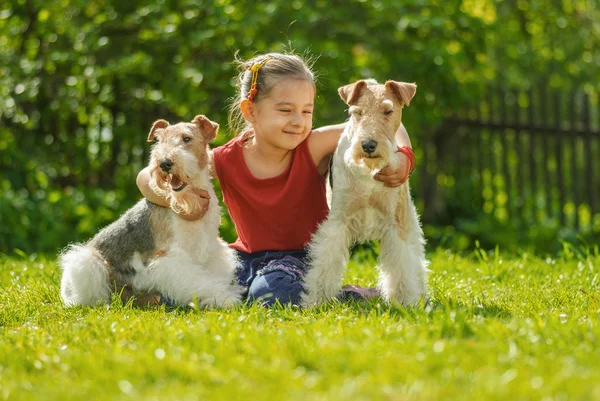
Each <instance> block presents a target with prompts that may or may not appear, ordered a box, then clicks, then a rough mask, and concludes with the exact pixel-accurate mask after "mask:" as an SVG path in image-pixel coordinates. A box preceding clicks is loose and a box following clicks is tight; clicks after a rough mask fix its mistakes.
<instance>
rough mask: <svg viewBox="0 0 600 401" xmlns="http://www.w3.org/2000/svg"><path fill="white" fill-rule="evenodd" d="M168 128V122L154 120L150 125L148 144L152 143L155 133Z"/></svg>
mask: <svg viewBox="0 0 600 401" xmlns="http://www.w3.org/2000/svg"><path fill="white" fill-rule="evenodd" d="M168 126H169V122H168V121H166V120H156V121H154V124H152V128H150V133H149V134H148V142H152V141H154V137H155V136H156V131H157V130H159V129H164V128H167V127H168Z"/></svg>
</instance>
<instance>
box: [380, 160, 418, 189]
mask: <svg viewBox="0 0 600 401" xmlns="http://www.w3.org/2000/svg"><path fill="white" fill-rule="evenodd" d="M396 155H397V156H398V158H399V164H398V168H397V169H393V168H392V167H390V166H387V167H384V168H382V169H381V170H380V171H379V172H378V173H377V174H375V176H374V178H375V179H376V180H378V181H381V182H383V185H384V186H386V187H389V188H396V187H399V186H400V185H402V184H404V183H405V182H406V180H408V175H409V173H410V171H409V168H410V166H409V165H408V159H407V157H406V155H405V154H404V153H401V152H398V153H396Z"/></svg>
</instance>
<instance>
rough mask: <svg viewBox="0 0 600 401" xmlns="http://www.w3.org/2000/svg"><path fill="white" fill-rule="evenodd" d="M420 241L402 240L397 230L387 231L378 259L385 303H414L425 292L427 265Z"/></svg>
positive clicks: (380, 282) (382, 240)
mask: <svg viewBox="0 0 600 401" xmlns="http://www.w3.org/2000/svg"><path fill="white" fill-rule="evenodd" d="M421 247H422V245H421V244H418V245H417V246H416V247H415V245H411V244H409V243H407V242H406V241H403V240H402V239H401V238H400V237H399V236H398V233H397V231H396V230H394V229H389V230H386V231H385V234H384V235H383V237H382V239H381V247H380V254H379V259H378V268H379V271H380V275H379V287H380V290H381V295H382V296H383V298H384V299H385V300H386V302H388V303H391V302H393V301H395V302H399V303H401V304H403V305H412V304H415V303H417V302H418V301H419V299H420V298H421V297H422V296H424V295H425V292H426V268H425V265H424V257H423V255H421V253H422V252H420V248H421Z"/></svg>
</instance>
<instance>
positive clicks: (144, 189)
mask: <svg viewBox="0 0 600 401" xmlns="http://www.w3.org/2000/svg"><path fill="white" fill-rule="evenodd" d="M136 184H137V186H138V188H139V190H140V192H141V193H142V195H144V197H145V198H146V199H148V200H149V201H150V202H152V203H154V204H156V205H158V206H164V207H169V202H167V200H166V199H165V198H163V197H162V196H161V195H159V194H157V193H156V192H154V191H153V190H152V188H150V168H149V167H146V168H144V169H143V170H142V171H140V172H139V174H138V176H137V179H136ZM194 192H195V193H196V194H197V195H198V196H199V197H200V198H201V199H200V201H201V202H203V203H204V205H203V207H202V211H201V212H200V213H199V214H195V215H189V214H185V213H179V216H181V217H182V218H183V219H185V220H198V219H200V218H202V217H203V216H204V214H205V213H206V211H207V210H208V204H209V202H210V195H209V193H208V192H206V191H205V190H203V189H199V188H194Z"/></svg>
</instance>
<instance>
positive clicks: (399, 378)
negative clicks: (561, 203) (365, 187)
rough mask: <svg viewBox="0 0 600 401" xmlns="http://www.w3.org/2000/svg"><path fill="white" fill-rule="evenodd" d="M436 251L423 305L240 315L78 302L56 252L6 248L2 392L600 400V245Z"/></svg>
mask: <svg viewBox="0 0 600 401" xmlns="http://www.w3.org/2000/svg"><path fill="white" fill-rule="evenodd" d="M430 257H431V261H432V265H431V269H432V273H431V276H430V286H431V295H432V299H431V300H430V302H429V303H427V304H426V305H422V306H421V307H418V308H415V309H405V308H402V307H398V306H392V307H389V306H385V305H384V304H382V303H381V302H380V301H371V302H369V303H352V304H350V303H334V304H331V305H326V306H323V307H320V308H317V309H315V310H301V309H299V308H296V307H276V308H271V309H265V308H261V307H249V306H239V307H237V308H235V309H234V310H231V311H220V310H208V311H194V310H180V309H168V308H165V307H159V308H155V309H140V308H134V307H131V306H130V305H123V304H121V303H120V302H116V303H114V304H112V305H110V307H109V306H99V307H96V308H71V309H67V308H65V307H64V306H63V305H62V303H61V301H60V297H59V278H60V276H59V272H58V271H57V267H56V264H55V263H54V261H53V260H49V259H45V258H43V257H36V256H31V257H29V256H20V257H16V258H8V257H4V258H2V257H0V263H1V264H2V266H3V269H2V270H1V271H0V284H1V287H2V292H1V293H0V330H1V332H2V336H1V337H0V399H26V400H27V399H31V400H38V399H39V400H41V399H43V400H71V399H72V400H80V399H85V400H106V399H117V400H121V399H123V400H125V399H136V400H188V399H189V400H203V399H209V400H236V399H273V400H279V399H289V400H371V399H397V400H402V399H425V400H441V399H478V400H481V399H486V400H487V399H489V400H512V399H546V400H573V399H589V400H593V399H600V384H599V383H600V364H599V363H598V361H599V360H600V346H599V345H600V344H599V342H600V325H599V322H598V320H599V318H600V295H599V291H598V290H599V288H600V278H599V276H598V266H599V265H600V255H599V252H598V249H593V250H580V249H573V248H570V247H565V250H564V252H563V256H562V257H560V258H554V259H551V258H538V257H536V256H533V255H530V254H519V255H515V254H513V255H509V254H503V253H501V252H498V251H492V252H483V251H480V250H478V251H477V252H475V253H473V254H472V255H470V256H467V257H463V256H459V255H457V254H454V253H451V252H449V251H444V250H438V251H437V252H435V253H434V254H432V255H430ZM374 264H375V261H374V258H373V256H372V255H371V254H370V253H369V252H366V251H359V252H357V253H355V255H354V257H353V260H352V261H351V263H350V264H349V268H348V271H347V273H346V277H345V282H346V283H352V284H360V285H367V286H369V285H374V284H375V283H376V280H377V271H376V269H375V268H374V267H373V266H374Z"/></svg>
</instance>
